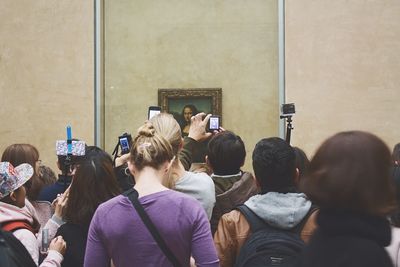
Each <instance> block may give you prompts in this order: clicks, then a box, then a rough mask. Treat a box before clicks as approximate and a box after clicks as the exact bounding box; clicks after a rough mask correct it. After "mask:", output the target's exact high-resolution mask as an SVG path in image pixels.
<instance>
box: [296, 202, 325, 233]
mask: <svg viewBox="0 0 400 267" xmlns="http://www.w3.org/2000/svg"><path fill="white" fill-rule="evenodd" d="M317 210H319V208H318V206H316V205H314V204H311V207H310V209H309V210H308V212H307V214H306V216H304V218H303V220H301V222H300V223H299V224H297V225H296V226H295V227H294V228H293V230H294V231H295V232H296V233H299V234H300V233H301V231H303V228H304V226H305V225H306V223H307V222H308V219H309V218H310V216H311V215H312V214H313V213H314V212H316V211H317Z"/></svg>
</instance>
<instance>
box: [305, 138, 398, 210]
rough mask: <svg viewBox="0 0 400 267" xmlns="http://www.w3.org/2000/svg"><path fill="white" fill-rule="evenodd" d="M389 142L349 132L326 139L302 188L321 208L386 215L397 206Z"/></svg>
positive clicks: (312, 161) (313, 160)
mask: <svg viewBox="0 0 400 267" xmlns="http://www.w3.org/2000/svg"><path fill="white" fill-rule="evenodd" d="M390 166H391V155H390V151H389V148H388V147H387V145H386V144H385V143H384V142H383V141H382V140H381V139H379V138H378V137H376V136H375V135H373V134H370V133H366V132H361V131H350V132H341V133H338V134H336V135H334V136H333V137H331V138H329V139H327V140H326V141H325V142H324V143H323V144H322V145H321V146H320V147H319V148H318V150H317V152H316V154H315V156H314V157H313V159H312V160H311V163H310V167H309V172H308V175H307V176H306V177H305V179H303V180H301V181H300V184H301V190H302V191H303V192H304V193H306V194H307V195H308V197H310V198H311V200H313V201H314V202H315V203H316V204H317V205H320V207H321V208H331V209H338V210H344V211H351V212H359V213H366V214H370V215H380V216H381V215H387V214H388V213H390V212H391V211H392V210H393V209H394V208H395V207H396V200H395V188H394V184H393V179H392V177H391V175H390Z"/></svg>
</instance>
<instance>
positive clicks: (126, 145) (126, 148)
mask: <svg viewBox="0 0 400 267" xmlns="http://www.w3.org/2000/svg"><path fill="white" fill-rule="evenodd" d="M119 143H120V145H121V150H122V152H125V151H129V141H128V138H127V137H122V138H120V139H119Z"/></svg>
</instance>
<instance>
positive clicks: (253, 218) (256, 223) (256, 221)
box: [236, 204, 319, 234]
mask: <svg viewBox="0 0 400 267" xmlns="http://www.w3.org/2000/svg"><path fill="white" fill-rule="evenodd" d="M236 209H237V210H239V211H240V212H241V213H242V214H243V215H244V217H245V218H246V220H247V222H248V223H249V225H250V229H251V232H252V233H255V232H257V231H259V230H261V229H265V228H267V229H275V228H274V227H272V226H270V225H269V224H267V223H266V222H265V221H263V220H262V219H261V218H260V217H258V216H257V214H255V213H254V212H253V211H252V210H251V209H249V208H248V207H247V206H246V205H244V204H242V205H239V206H237V207H236ZM318 209H319V208H318V207H317V206H315V205H311V208H310V209H309V210H308V212H307V215H306V216H305V217H304V218H303V219H302V220H301V222H300V223H299V224H297V225H296V226H295V227H294V228H292V230H289V231H291V232H294V233H297V234H300V233H301V231H302V230H303V227H304V225H305V224H306V223H307V221H308V218H310V216H311V214H313V213H314V212H316V211H317V210H318Z"/></svg>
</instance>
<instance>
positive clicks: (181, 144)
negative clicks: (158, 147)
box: [178, 137, 183, 150]
mask: <svg viewBox="0 0 400 267" xmlns="http://www.w3.org/2000/svg"><path fill="white" fill-rule="evenodd" d="M182 148H183V137H182V138H181V143H180V144H179V149H178V150H181V149H182Z"/></svg>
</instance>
